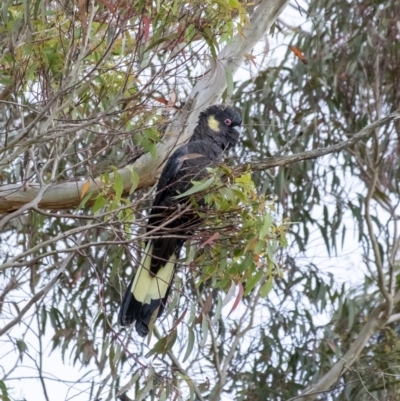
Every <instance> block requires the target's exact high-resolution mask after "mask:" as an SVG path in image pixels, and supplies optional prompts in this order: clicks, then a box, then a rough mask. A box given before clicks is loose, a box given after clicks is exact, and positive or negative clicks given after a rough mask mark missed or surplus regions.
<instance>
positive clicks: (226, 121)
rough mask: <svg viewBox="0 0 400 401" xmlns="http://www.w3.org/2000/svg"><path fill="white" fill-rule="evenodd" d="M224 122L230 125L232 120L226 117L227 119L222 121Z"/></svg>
mask: <svg viewBox="0 0 400 401" xmlns="http://www.w3.org/2000/svg"><path fill="white" fill-rule="evenodd" d="M224 123H225V124H226V125H231V124H232V120H230V119H229V118H227V119H226V120H225V121H224Z"/></svg>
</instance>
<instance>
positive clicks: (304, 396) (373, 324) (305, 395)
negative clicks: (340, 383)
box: [292, 303, 385, 401]
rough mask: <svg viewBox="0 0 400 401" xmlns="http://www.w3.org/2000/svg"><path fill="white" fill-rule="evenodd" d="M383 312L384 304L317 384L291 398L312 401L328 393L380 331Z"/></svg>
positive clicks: (372, 315) (382, 324)
mask: <svg viewBox="0 0 400 401" xmlns="http://www.w3.org/2000/svg"><path fill="white" fill-rule="evenodd" d="M384 310H385V303H383V304H381V305H379V306H378V307H377V308H375V309H374V311H373V312H372V313H371V315H370V316H369V318H368V320H367V322H366V323H365V325H364V327H363V328H362V330H361V331H360V334H359V335H358V337H357V338H356V339H355V341H354V342H353V343H352V344H351V346H350V348H349V349H348V351H347V352H346V353H345V354H344V355H343V357H342V358H340V359H339V360H338V361H337V362H336V363H335V364H334V365H333V366H332V368H331V369H330V370H329V372H327V373H326V374H325V375H324V376H323V377H321V379H319V380H318V382H317V383H315V384H311V385H310V386H308V387H307V388H306V389H305V390H303V391H302V393H301V395H300V396H299V397H294V398H292V399H293V400H294V399H295V400H298V401H312V400H315V398H316V397H317V396H318V395H319V394H320V393H321V392H323V391H329V390H330V388H331V386H333V385H334V384H335V383H336V382H337V380H338V379H339V378H340V376H341V375H342V374H343V372H344V371H345V370H346V369H347V368H349V367H350V366H351V365H352V364H353V363H354V362H355V361H356V360H357V358H358V357H359V355H360V353H361V351H362V350H363V349H364V348H365V346H366V345H367V343H368V341H369V340H370V338H371V337H372V336H373V335H374V334H375V333H376V332H377V331H378V330H380V329H381V328H382V327H383V326H384V324H385V321H384V319H382V317H381V314H382V312H383V311H384Z"/></svg>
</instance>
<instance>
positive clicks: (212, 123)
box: [207, 116, 219, 132]
mask: <svg viewBox="0 0 400 401" xmlns="http://www.w3.org/2000/svg"><path fill="white" fill-rule="evenodd" d="M207 122H208V126H209V127H210V128H211V129H212V130H213V131H216V132H218V131H219V122H218V121H217V120H216V119H215V117H214V116H210V117H208V120H207Z"/></svg>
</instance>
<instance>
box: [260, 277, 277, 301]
mask: <svg viewBox="0 0 400 401" xmlns="http://www.w3.org/2000/svg"><path fill="white" fill-rule="evenodd" d="M273 285H274V279H273V277H272V276H269V277H268V280H267V281H266V282H265V283H264V285H263V286H262V287H261V290H260V296H261V298H265V297H266V296H267V295H268V294H269V292H270V291H271V290H272V287H273Z"/></svg>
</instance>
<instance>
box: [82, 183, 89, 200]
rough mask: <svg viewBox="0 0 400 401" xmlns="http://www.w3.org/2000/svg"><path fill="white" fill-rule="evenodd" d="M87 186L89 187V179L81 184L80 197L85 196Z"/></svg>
mask: <svg viewBox="0 0 400 401" xmlns="http://www.w3.org/2000/svg"><path fill="white" fill-rule="evenodd" d="M89 187H90V181H86V182H85V183H84V184H83V186H82V190H81V199H83V197H84V196H85V194H86V192H87V191H88V189H89Z"/></svg>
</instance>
